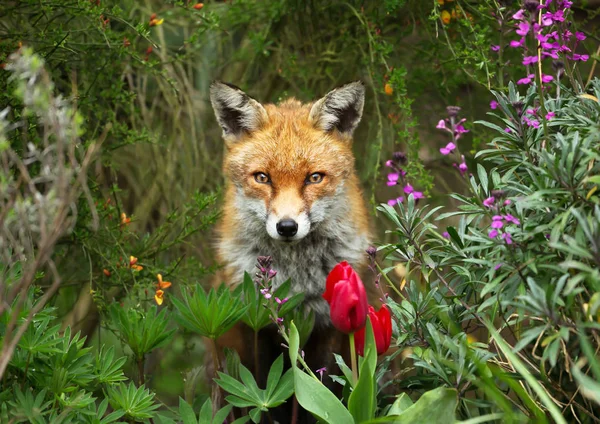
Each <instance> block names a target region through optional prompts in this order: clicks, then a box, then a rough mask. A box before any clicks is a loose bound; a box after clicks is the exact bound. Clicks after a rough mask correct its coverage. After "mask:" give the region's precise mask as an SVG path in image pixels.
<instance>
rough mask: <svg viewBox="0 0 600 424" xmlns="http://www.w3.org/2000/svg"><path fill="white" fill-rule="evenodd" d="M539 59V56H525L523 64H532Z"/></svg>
mask: <svg viewBox="0 0 600 424" xmlns="http://www.w3.org/2000/svg"><path fill="white" fill-rule="evenodd" d="M537 61H538V57H537V56H525V57H524V58H523V65H532V64H534V63H536V62H537Z"/></svg>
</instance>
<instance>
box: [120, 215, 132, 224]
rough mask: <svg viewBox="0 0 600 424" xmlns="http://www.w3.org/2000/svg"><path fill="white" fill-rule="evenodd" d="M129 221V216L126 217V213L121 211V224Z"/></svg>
mask: <svg viewBox="0 0 600 424" xmlns="http://www.w3.org/2000/svg"><path fill="white" fill-rule="evenodd" d="M130 222H131V218H128V217H127V214H126V213H125V212H123V213H122V214H121V225H128V224H129V223H130Z"/></svg>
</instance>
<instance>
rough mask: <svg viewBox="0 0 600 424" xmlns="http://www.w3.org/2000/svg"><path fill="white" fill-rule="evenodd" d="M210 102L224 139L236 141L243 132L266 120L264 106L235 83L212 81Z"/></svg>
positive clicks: (258, 125) (256, 126) (254, 128)
mask: <svg viewBox="0 0 600 424" xmlns="http://www.w3.org/2000/svg"><path fill="white" fill-rule="evenodd" d="M210 102H211V103H212V107H213V109H214V111H215V116H216V117H217V121H218V122H219V125H220V126H221V128H223V138H224V139H225V141H230V142H234V141H237V140H238V139H239V138H240V137H241V136H242V135H243V134H244V133H249V132H252V131H254V130H257V129H258V128H259V127H260V126H261V125H262V124H263V123H264V122H265V121H266V120H267V111H266V110H265V108H264V107H263V106H262V105H261V104H260V103H259V102H257V101H256V100H254V99H253V98H252V97H250V96H248V95H247V94H246V93H244V92H243V91H242V90H240V89H239V88H238V87H236V86H235V85H231V84H226V83H224V82H220V81H215V82H213V83H212V84H211V86H210Z"/></svg>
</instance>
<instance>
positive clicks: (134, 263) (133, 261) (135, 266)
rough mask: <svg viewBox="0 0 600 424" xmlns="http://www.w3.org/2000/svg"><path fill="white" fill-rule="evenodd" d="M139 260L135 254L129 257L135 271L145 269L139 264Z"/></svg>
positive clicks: (130, 264)
mask: <svg viewBox="0 0 600 424" xmlns="http://www.w3.org/2000/svg"><path fill="white" fill-rule="evenodd" d="M137 261H138V258H136V257H135V256H130V257H129V268H131V269H133V270H134V271H141V270H142V269H144V267H143V266H141V265H138V264H137Z"/></svg>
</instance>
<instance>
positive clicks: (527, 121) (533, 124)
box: [523, 116, 540, 128]
mask: <svg viewBox="0 0 600 424" xmlns="http://www.w3.org/2000/svg"><path fill="white" fill-rule="evenodd" d="M523 122H525V124H527V126H528V127H533V128H539V127H540V123H539V122H538V121H537V120H536V119H531V118H528V117H527V116H523Z"/></svg>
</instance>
